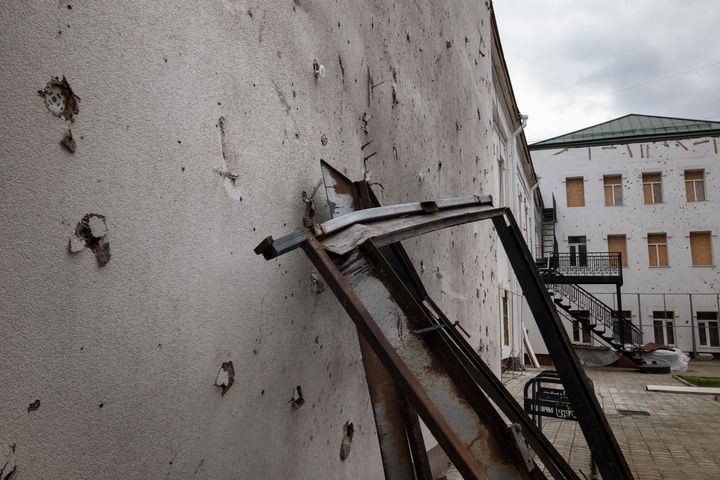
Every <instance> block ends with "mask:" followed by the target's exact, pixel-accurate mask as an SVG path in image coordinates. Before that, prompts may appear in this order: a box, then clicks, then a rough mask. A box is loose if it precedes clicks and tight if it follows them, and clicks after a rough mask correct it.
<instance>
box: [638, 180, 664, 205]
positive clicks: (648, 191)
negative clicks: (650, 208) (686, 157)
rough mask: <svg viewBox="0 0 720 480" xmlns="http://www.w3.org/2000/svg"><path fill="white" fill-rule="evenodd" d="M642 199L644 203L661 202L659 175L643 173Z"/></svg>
mask: <svg viewBox="0 0 720 480" xmlns="http://www.w3.org/2000/svg"><path fill="white" fill-rule="evenodd" d="M642 182H643V197H644V198H645V203H661V202H662V174H660V173H643V174H642Z"/></svg>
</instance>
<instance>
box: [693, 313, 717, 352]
mask: <svg viewBox="0 0 720 480" xmlns="http://www.w3.org/2000/svg"><path fill="white" fill-rule="evenodd" d="M697 320H698V334H699V335H698V336H699V337H700V345H702V346H704V347H720V329H719V328H718V312H697Z"/></svg>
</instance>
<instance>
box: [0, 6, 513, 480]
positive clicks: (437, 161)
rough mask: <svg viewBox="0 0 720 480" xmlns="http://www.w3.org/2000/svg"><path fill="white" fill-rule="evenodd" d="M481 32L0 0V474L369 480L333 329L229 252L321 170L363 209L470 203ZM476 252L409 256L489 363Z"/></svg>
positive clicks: (318, 9) (247, 258) (275, 12)
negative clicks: (369, 198) (325, 166)
mask: <svg viewBox="0 0 720 480" xmlns="http://www.w3.org/2000/svg"><path fill="white" fill-rule="evenodd" d="M489 18H490V12H489V6H488V4H487V3H483V2H475V1H456V2H431V1H427V0H425V1H423V0H418V1H415V2H391V1H377V2H364V1H362V2H361V1H337V2H324V1H314V0H312V1H311V0H295V1H290V0H288V1H282V2H245V1H234V0H224V1H213V2H125V1H120V2H89V1H68V2H60V3H58V2H55V1H53V2H49V1H41V2H21V1H16V0H13V1H9V2H4V4H3V6H2V15H0V32H1V33H0V35H2V42H0V55H1V56H2V67H3V68H2V69H0V79H1V80H2V85H3V88H2V89H1V90H0V98H1V100H2V105H3V110H4V112H5V118H4V121H3V122H2V123H0V138H2V140H3V143H4V145H3V148H2V150H1V153H0V156H1V157H2V165H3V172H2V175H0V192H1V193H2V202H0V225H1V227H0V239H1V240H2V245H3V247H2V251H1V252H0V269H1V270H2V272H3V275H2V279H0V305H2V308H0V365H2V368H0V385H1V386H2V387H1V388H0V406H1V407H2V408H0V425H2V428H0V465H3V464H4V465H5V467H4V475H7V474H9V472H11V471H13V469H14V470H15V472H16V475H18V477H19V478H24V479H49V478H52V479H64V478H73V479H75V478H103V479H154V478H166V479H185V478H191V477H192V478H195V477H197V478H207V479H216V480H220V479H237V478H247V479H254V478H276V479H281V478H295V479H303V478H305V479H316V478H353V479H362V478H364V479H375V478H380V477H381V475H382V470H381V465H380V456H379V450H378V446H377V439H376V433H375V427H374V423H373V418H372V412H371V407H370V404H369V399H368V394H367V387H366V384H365V377H364V372H363V369H362V362H361V359H360V354H359V349H358V342H357V337H356V332H355V329H354V327H353V325H352V323H351V321H350V320H349V318H348V317H347V315H346V314H345V313H344V311H343V310H342V309H341V307H340V305H339V304H338V302H337V301H336V299H335V298H334V296H333V295H332V293H331V292H330V291H329V290H328V289H326V288H325V286H324V284H323V282H322V280H320V279H319V277H318V276H317V275H316V274H315V273H314V271H313V269H312V266H311V264H310V262H309V261H308V260H307V259H306V258H305V257H304V255H303V254H302V253H301V252H299V251H298V252H293V253H291V254H288V255H286V256H283V257H281V258H279V259H276V260H273V261H271V262H265V261H264V260H263V259H262V258H261V257H257V256H255V255H254V254H253V252H252V249H253V247H254V246H255V245H256V244H257V243H258V242H260V241H261V240H262V239H263V238H264V237H265V236H266V235H268V234H274V235H279V234H283V233H287V232H289V231H292V230H296V229H300V228H302V218H303V215H310V214H311V213H312V212H311V210H314V221H315V222H320V221H322V220H324V219H327V218H328V212H327V208H326V206H325V203H324V197H323V192H322V189H320V190H318V189H317V187H318V185H319V182H320V169H319V161H320V159H325V160H327V161H328V162H330V163H331V164H333V165H334V166H335V167H337V168H338V169H340V170H341V171H343V172H345V173H346V174H347V175H348V176H349V177H350V178H352V179H360V178H363V177H364V176H366V177H368V178H369V179H370V180H371V181H372V182H375V183H376V185H375V190H376V192H377V193H378V195H379V197H380V199H381V201H382V202H383V203H385V204H389V203H396V202H404V201H415V200H425V199H432V198H438V197H450V196H463V195H469V194H493V193H494V192H493V185H494V184H495V182H494V181H493V178H494V177H493V176H494V161H493V160H492V158H491V153H490V150H489V141H490V140H489V138H490V137H489V135H490V133H489V132H490V131H491V127H492V99H491V96H492V91H493V89H492V85H491V81H492V80H491V79H492V77H491V75H490V52H489V49H490V45H491V42H490V38H489V37H490V28H489ZM303 192H305V194H306V197H307V198H306V200H307V199H308V198H310V197H313V194H314V209H313V208H310V206H309V205H308V202H307V201H306V202H304V201H303ZM308 201H309V200H308ZM495 243H496V242H495V237H494V234H493V232H492V228H491V225H490V224H489V223H486V224H476V225H469V226H464V227H458V228H455V229H452V230H446V231H443V232H440V233H435V234H431V235H427V236H425V237H423V238H421V239H417V240H414V241H409V242H407V245H406V246H407V249H408V251H409V253H410V255H411V256H412V258H413V261H414V262H415V264H416V266H417V268H418V270H419V271H420V272H421V275H422V278H423V280H424V282H425V284H426V286H427V287H428V290H429V291H430V292H431V294H432V295H433V296H434V298H435V299H436V300H437V301H438V303H439V304H440V305H441V306H442V307H443V308H445V309H446V313H448V315H449V317H451V318H452V319H457V320H459V321H460V322H461V324H462V325H463V326H464V327H465V329H467V330H468V331H469V332H470V333H471V335H472V336H471V338H470V339H469V340H470V342H471V343H472V344H474V345H475V346H476V347H477V348H478V351H480V352H481V354H482V355H483V358H485V359H486V360H487V362H488V363H489V365H491V367H492V368H494V369H496V370H497V369H498V366H499V345H498V343H499V326H498V321H497V318H498V314H497V305H498V299H497V288H496V285H495V281H496V278H495V277H496V275H495V255H496V252H495ZM298 387H300V388H298ZM350 424H352V428H349V426H350ZM341 448H342V450H343V455H342V456H341V454H340V451H341ZM348 448H349V450H348ZM341 457H344V459H343V458H341ZM6 462H7V463H6ZM4 478H5V477H4Z"/></svg>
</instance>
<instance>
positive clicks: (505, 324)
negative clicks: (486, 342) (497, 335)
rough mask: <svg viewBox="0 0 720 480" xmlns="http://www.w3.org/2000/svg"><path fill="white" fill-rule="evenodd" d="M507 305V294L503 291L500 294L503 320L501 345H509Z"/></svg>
mask: <svg viewBox="0 0 720 480" xmlns="http://www.w3.org/2000/svg"><path fill="white" fill-rule="evenodd" d="M509 310H510V309H509V305H508V294H507V292H506V291H503V296H502V321H503V345H505V346H510V311H509Z"/></svg>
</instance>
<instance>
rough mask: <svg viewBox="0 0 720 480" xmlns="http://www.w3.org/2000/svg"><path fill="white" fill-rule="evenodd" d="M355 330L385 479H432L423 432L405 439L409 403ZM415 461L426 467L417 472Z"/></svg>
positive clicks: (368, 345)
mask: <svg viewBox="0 0 720 480" xmlns="http://www.w3.org/2000/svg"><path fill="white" fill-rule="evenodd" d="M357 330H358V341H359V342H360V351H361V353H362V359H363V366H364V367H365V376H366V379H367V384H368V390H369V393H370V400H371V403H372V409H373V416H374V418H375V426H376V430H377V435H378V443H379V444H380V457H381V460H382V464H383V472H384V473H385V480H431V479H432V475H431V474H430V468H429V464H428V461H427V452H426V450H425V444H424V441H423V438H422V434H420V435H419V436H415V437H413V438H408V432H407V431H408V430H409V426H408V423H407V422H408V418H407V417H408V415H407V409H408V408H409V406H408V404H407V402H406V401H405V399H404V398H402V395H401V394H400V391H399V390H398V388H397V386H396V385H395V381H394V380H393V379H392V377H391V376H390V374H389V373H388V372H387V370H386V369H385V366H384V365H383V362H382V361H381V360H380V359H379V358H378V356H377V355H376V354H375V352H374V351H373V349H372V347H371V346H370V344H369V343H368V341H367V340H366V339H365V337H364V336H363V335H362V333H361V332H360V328H359V327H357ZM410 433H412V432H410ZM423 456H424V457H425V458H424V460H423V458H422V457H423ZM414 463H419V464H420V465H421V466H424V465H425V464H428V467H427V469H426V470H422V469H419V472H418V473H416V472H415V470H416V468H415V466H414Z"/></svg>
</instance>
